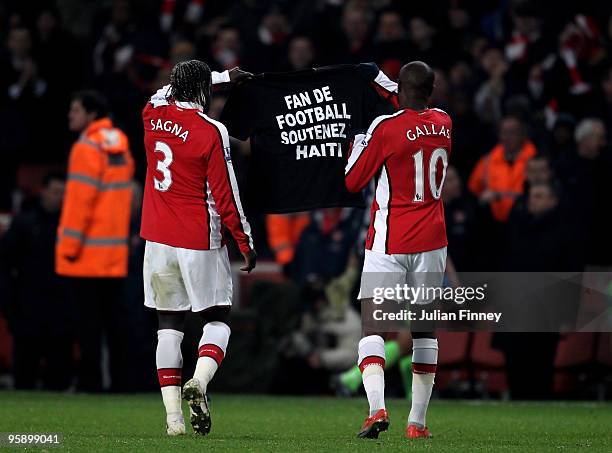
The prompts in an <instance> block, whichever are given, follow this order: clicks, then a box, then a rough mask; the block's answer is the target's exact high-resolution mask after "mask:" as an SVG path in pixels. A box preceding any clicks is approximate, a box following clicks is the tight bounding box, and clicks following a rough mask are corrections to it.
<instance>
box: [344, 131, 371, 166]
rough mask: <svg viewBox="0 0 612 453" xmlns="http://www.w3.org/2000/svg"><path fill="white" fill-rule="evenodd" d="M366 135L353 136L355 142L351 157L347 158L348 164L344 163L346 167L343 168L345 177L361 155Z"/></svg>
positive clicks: (365, 144) (365, 142) (365, 143)
mask: <svg viewBox="0 0 612 453" xmlns="http://www.w3.org/2000/svg"><path fill="white" fill-rule="evenodd" d="M367 145H368V144H367V135H364V134H359V135H356V136H355V141H354V142H353V150H352V151H351V155H350V156H349V159H348V162H347V163H346V167H344V174H345V175H347V174H348V172H349V171H351V168H352V167H353V165H355V162H357V160H358V159H359V156H361V153H362V152H363V150H364V149H365V148H366V146H367Z"/></svg>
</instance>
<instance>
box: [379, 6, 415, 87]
mask: <svg viewBox="0 0 612 453" xmlns="http://www.w3.org/2000/svg"><path fill="white" fill-rule="evenodd" d="M409 49H410V44H409V42H408V39H407V33H406V29H405V27H404V23H403V20H402V16H401V15H400V14H399V13H398V12H397V11H393V10H388V11H383V12H382V13H381V14H380V16H379V18H378V30H377V33H376V38H375V48H374V52H375V54H376V59H377V62H378V66H379V67H380V68H381V70H382V71H384V72H385V74H387V75H388V76H389V77H390V78H391V79H396V78H397V76H398V75H399V70H400V68H401V66H402V61H404V60H405V59H406V56H407V54H408V52H409Z"/></svg>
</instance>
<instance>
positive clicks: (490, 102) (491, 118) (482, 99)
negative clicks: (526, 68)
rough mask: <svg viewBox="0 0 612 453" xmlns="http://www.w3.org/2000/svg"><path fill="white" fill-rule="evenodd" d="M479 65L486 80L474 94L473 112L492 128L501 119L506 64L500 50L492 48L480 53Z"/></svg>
mask: <svg viewBox="0 0 612 453" xmlns="http://www.w3.org/2000/svg"><path fill="white" fill-rule="evenodd" d="M479 63H480V68H481V70H482V71H484V73H485V77H486V80H485V81H484V82H483V83H482V84H481V85H480V87H479V88H478V91H477V92H476V94H475V97H474V110H475V111H476V113H477V114H478V116H479V117H480V119H481V120H482V121H484V122H486V123H488V124H490V125H493V126H494V125H496V124H498V123H499V121H500V120H501V117H502V98H503V96H504V93H505V88H506V84H505V75H506V72H507V71H508V63H507V62H506V60H505V59H504V56H503V53H502V52H501V50H499V49H496V48H494V47H492V48H489V49H486V50H485V51H484V52H483V53H482V55H481V56H480V61H479Z"/></svg>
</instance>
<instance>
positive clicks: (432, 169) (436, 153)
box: [412, 148, 448, 203]
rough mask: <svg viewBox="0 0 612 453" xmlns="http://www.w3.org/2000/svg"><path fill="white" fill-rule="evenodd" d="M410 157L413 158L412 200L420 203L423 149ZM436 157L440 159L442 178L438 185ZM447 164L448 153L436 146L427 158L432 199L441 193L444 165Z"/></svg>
mask: <svg viewBox="0 0 612 453" xmlns="http://www.w3.org/2000/svg"><path fill="white" fill-rule="evenodd" d="M412 158H413V159H414V198H413V200H412V201H414V202H417V203H421V202H423V195H424V191H425V189H424V185H425V181H424V178H423V171H424V167H423V150H422V149H421V150H419V152H417V153H415V154H414V155H413V156H412ZM438 159H442V165H443V168H442V179H440V185H439V186H438V185H437V184H436V172H437V169H438ZM447 166H448V153H447V152H446V150H445V149H444V148H436V149H434V150H433V152H432V153H431V157H430V158H429V189H430V191H431V196H432V197H434V200H439V199H440V194H441V193H442V186H443V185H444V178H446V167H447Z"/></svg>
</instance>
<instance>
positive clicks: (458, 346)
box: [436, 331, 470, 394]
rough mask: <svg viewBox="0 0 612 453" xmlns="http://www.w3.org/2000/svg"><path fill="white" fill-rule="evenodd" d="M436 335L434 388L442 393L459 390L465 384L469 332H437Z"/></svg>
mask: <svg viewBox="0 0 612 453" xmlns="http://www.w3.org/2000/svg"><path fill="white" fill-rule="evenodd" d="M436 335H437V337H438V346H439V349H438V370H437V372H436V390H437V391H438V392H441V393H443V394H445V393H452V394H457V393H458V392H460V391H461V390H460V389H461V387H463V386H465V385H467V384H466V383H467V381H468V370H467V366H466V361H467V358H468V346H469V335H470V334H469V333H467V332H443V331H440V332H437V333H436Z"/></svg>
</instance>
